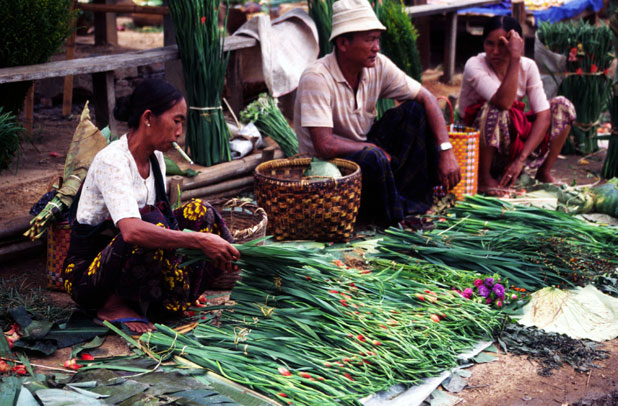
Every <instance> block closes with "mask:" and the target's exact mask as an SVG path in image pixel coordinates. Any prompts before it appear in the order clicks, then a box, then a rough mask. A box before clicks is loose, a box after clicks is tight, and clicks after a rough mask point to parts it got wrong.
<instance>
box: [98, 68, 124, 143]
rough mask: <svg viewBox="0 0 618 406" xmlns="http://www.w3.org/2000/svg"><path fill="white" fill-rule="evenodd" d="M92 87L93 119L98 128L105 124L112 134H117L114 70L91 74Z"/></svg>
mask: <svg viewBox="0 0 618 406" xmlns="http://www.w3.org/2000/svg"><path fill="white" fill-rule="evenodd" d="M92 88H93V93H94V106H95V110H94V112H95V120H96V125H97V127H98V128H99V129H103V128H104V127H105V126H106V125H109V128H110V130H111V132H112V135H118V122H117V121H116V119H115V118H114V114H113V112H114V106H115V105H116V90H115V88H114V72H113V71H108V72H97V73H93V74H92Z"/></svg>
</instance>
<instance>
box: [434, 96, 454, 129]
mask: <svg viewBox="0 0 618 406" xmlns="http://www.w3.org/2000/svg"><path fill="white" fill-rule="evenodd" d="M436 99H437V100H444V101H445V102H446V105H447V106H448V107H449V110H450V112H451V122H450V123H449V124H450V125H453V124H455V110H454V109H453V103H451V101H450V100H449V99H448V97H446V96H438V97H436Z"/></svg>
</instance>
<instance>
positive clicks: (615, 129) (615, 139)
mask: <svg viewBox="0 0 618 406" xmlns="http://www.w3.org/2000/svg"><path fill="white" fill-rule="evenodd" d="M608 108H609V115H610V117H611V121H612V132H611V134H610V135H609V136H608V138H609V145H608V146H607V155H606V156H605V162H603V169H602V172H601V174H602V175H603V177H604V178H605V179H611V178H618V94H616V89H615V88H614V87H612V90H611V91H610V95H609V101H608Z"/></svg>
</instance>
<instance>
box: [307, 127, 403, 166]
mask: <svg viewBox="0 0 618 406" xmlns="http://www.w3.org/2000/svg"><path fill="white" fill-rule="evenodd" d="M309 134H311V141H312V142H313V148H314V149H315V153H316V155H317V156H318V157H320V158H322V159H332V158H336V157H340V156H342V155H345V154H349V153H353V152H359V151H362V150H363V149H364V148H365V147H376V148H379V147H378V146H377V145H375V144H372V143H370V142H361V141H354V140H350V139H348V138H344V137H340V136H338V135H335V134H333V129H332V128H328V127H310V128H309ZM380 149H382V148H380ZM382 151H383V152H384V154H385V155H386V158H387V159H388V161H389V162H390V160H391V156H390V155H389V154H388V153H387V152H386V151H384V150H383V149H382Z"/></svg>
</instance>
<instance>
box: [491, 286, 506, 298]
mask: <svg viewBox="0 0 618 406" xmlns="http://www.w3.org/2000/svg"><path fill="white" fill-rule="evenodd" d="M491 290H492V291H493V292H494V293H495V294H496V296H497V297H498V298H500V299H503V298H504V286H502V285H500V284H499V283H496V284H495V285H494V287H493V288H492V289H491Z"/></svg>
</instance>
